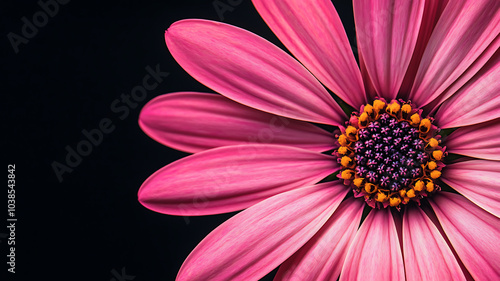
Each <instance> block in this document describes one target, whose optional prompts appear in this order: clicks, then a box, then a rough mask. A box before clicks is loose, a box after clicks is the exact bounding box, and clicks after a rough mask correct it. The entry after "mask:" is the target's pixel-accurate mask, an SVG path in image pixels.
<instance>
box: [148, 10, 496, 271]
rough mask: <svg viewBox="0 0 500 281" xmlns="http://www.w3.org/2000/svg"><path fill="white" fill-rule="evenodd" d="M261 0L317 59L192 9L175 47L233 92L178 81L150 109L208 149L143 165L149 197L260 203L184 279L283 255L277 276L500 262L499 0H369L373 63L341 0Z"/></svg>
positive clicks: (363, 29) (169, 141)
mask: <svg viewBox="0 0 500 281" xmlns="http://www.w3.org/2000/svg"><path fill="white" fill-rule="evenodd" d="M253 3H254V5H255V7H256V8H257V10H258V12H259V13H260V15H261V16H262V17H263V18H264V20H265V21H266V22H267V24H268V25H269V27H270V28H271V29H272V30H273V31H274V33H275V34H276V35H277V36H278V38H279V39H280V40H281V41H282V42H283V44H284V45H285V46H286V47H287V48H288V49H289V50H290V52H291V53H292V54H293V55H294V56H295V57H296V58H297V59H298V61H300V63H299V62H298V61H297V60H295V59H294V58H292V57H291V56H289V55H288V54H286V53H285V52H284V51H282V50H280V49H279V48H277V47H276V46H274V45H273V44H271V43H269V42H268V41H266V40H265V39H263V38H261V37H258V36H257V35H255V34H253V33H250V32H248V31H245V30H242V29H239V28H237V27H234V26H231V25H227V24H223V23H217V22H212V21H206V20H183V21H179V22H176V23H174V24H173V25H172V26H171V27H170V28H169V29H168V30H167V32H166V34H165V39H166V43H167V46H168V49H169V51H170V52H171V54H172V55H173V56H174V58H175V59H176V60H177V62H178V63H179V64H180V65H181V66H182V67H183V68H184V69H185V70H186V71H187V72H188V73H189V74H191V75H192V76H193V77H194V78H196V79H197V80H198V81H200V82H201V83H203V84H205V85H206V86H208V87H210V88H211V89H213V90H214V91H216V92H218V93H220V94H221V95H216V94H208V93H195V92H181V93H171V94H167V95H163V96H160V97H158V98H156V99H154V100H152V101H151V102H150V103H148V104H147V105H146V106H145V107H144V109H143V111H142V113H141V116H140V121H139V122H140V125H141V127H142V128H143V130H144V131H145V132H146V133H147V134H148V135H150V136H151V137H152V138H154V139H156V140H157V141H159V142H161V143H163V144H165V145H168V146H171V147H173V148H176V149H179V150H183V151H187V152H190V153H194V154H193V155H191V156H188V157H186V158H184V159H181V160H178V161H176V162H174V163H171V164H169V165H167V166H165V167H164V168H162V169H160V170H159V171H157V172H156V173H154V174H153V175H152V176H151V177H149V178H148V179H147V180H146V181H145V182H144V184H143V185H142V187H141V189H140V191H139V200H140V202H141V203H142V204H143V205H144V206H146V207H148V208H150V209H152V210H154V211H157V212H161V213H165V214H170V215H209V214H217V213H224V212H231V211H237V210H243V209H244V210H243V211H242V212H240V213H238V214H237V215H235V216H234V217H233V218H231V219H229V220H228V221H226V222H225V223H223V224H222V225H221V226H219V227H218V228H216V229H215V230H214V231H212V232H211V233H210V234H209V235H208V236H207V237H206V238H205V239H204V240H203V241H202V242H201V243H200V244H199V245H198V246H197V247H196V248H195V249H194V250H193V252H192V253H191V254H190V255H189V256H188V257H187V259H186V261H185V262H184V264H183V266H182V267H181V269H180V272H179V274H178V277H177V279H178V280H258V279H259V278H261V277H263V276H264V275H266V274H267V273H269V272H270V271H271V270H273V269H274V268H276V267H277V266H280V265H281V266H280V269H279V270H278V273H277V275H276V278H275V279H276V280H336V279H337V278H338V277H339V276H340V280H405V279H406V280H440V279H446V280H449V279H452V280H465V279H466V278H470V277H472V278H474V279H476V280H496V279H500V263H499V261H500V246H499V244H498V243H497V242H496V239H497V238H498V237H500V219H499V217H500V191H499V190H500V189H499V188H498V186H499V178H500V134H499V132H500V109H499V108H500V94H499V93H500V83H498V81H499V79H500V51H499V45H500V41H499V40H498V37H499V34H500V25H499V24H498V23H499V22H500V2H498V1H496V0H474V1H473V0H463V1H446V0H442V1H440V0H435V1H431V0H425V1H424V0H415V1H398V0H396V1H389V0H354V1H353V7H354V17H355V23H356V33H357V43H358V50H359V54H358V55H359V67H358V64H357V62H356V59H355V57H354V55H353V53H352V51H351V49H350V46H349V41H348V39H347V36H346V34H345V31H344V29H343V26H342V23H341V21H340V18H339V16H338V15H337V12H336V10H335V8H334V6H333V4H332V3H331V1H327V0H316V1H313V0H306V1H304V0H303V1H298V0H297V1H294V0H288V1H281V0H280V1H279V0H254V1H253ZM320 82H321V83H322V84H323V85H324V86H326V87H327V88H328V89H329V90H331V92H333V94H334V95H336V96H337V97H338V98H339V99H341V100H342V101H343V102H345V103H346V104H348V105H350V106H351V107H352V108H354V110H352V112H349V114H347V115H346V114H345V113H344V111H343V110H342V109H341V107H340V106H339V105H338V104H337V103H336V102H335V101H334V99H333V98H332V96H331V95H330V94H329V92H328V91H327V90H326V89H325V88H324V87H323V85H321V84H320ZM312 123H318V124H326V125H330V126H334V127H335V128H336V129H334V130H333V131H331V132H328V131H326V130H324V129H322V128H320V127H319V126H316V125H314V124H312ZM450 132H451V133H450ZM459 155H462V156H459ZM463 156H466V157H463ZM364 209H365V210H367V211H368V215H366V217H365V216H363V210H364Z"/></svg>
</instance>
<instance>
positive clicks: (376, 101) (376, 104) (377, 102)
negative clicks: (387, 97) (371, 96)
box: [373, 100, 385, 113]
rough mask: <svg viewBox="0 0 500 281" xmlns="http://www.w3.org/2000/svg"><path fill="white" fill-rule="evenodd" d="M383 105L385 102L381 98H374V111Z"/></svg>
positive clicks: (380, 108) (377, 110)
mask: <svg viewBox="0 0 500 281" xmlns="http://www.w3.org/2000/svg"><path fill="white" fill-rule="evenodd" d="M384 106H385V102H383V101H381V100H375V101H373V108H374V109H375V111H376V112H377V113H378V112H379V111H380V110H382V109H383V108H384Z"/></svg>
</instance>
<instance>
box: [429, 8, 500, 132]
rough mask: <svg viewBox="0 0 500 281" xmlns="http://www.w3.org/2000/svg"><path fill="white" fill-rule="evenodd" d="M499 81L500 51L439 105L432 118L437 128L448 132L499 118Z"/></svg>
mask: <svg viewBox="0 0 500 281" xmlns="http://www.w3.org/2000/svg"><path fill="white" fill-rule="evenodd" d="M498 3H500V2H498ZM499 20H500V19H499ZM499 26H500V24H499ZM499 41H500V40H499ZM499 80H500V51H498V52H497V53H496V55H495V56H493V57H492V59H491V60H490V61H488V63H487V64H486V65H485V66H484V67H483V68H482V69H481V70H480V71H479V72H478V73H477V74H476V75H475V76H474V77H473V78H472V79H471V80H469V81H468V82H467V83H466V84H465V85H464V86H463V87H462V88H460V90H458V91H457V92H456V93H455V94H454V95H453V96H452V97H451V98H449V99H448V100H446V101H445V102H444V103H443V104H442V105H441V107H440V108H439V110H438V111H437V113H436V115H435V118H436V120H437V121H438V125H439V126H440V127H441V128H451V127H458V126H467V125H472V124H477V123H481V122H485V121H489V120H492V119H495V118H499V117H500V95H499V93H500V83H498V81H499Z"/></svg>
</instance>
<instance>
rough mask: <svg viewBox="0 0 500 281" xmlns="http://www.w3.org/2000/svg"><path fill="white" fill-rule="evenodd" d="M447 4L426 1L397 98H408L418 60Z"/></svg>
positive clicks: (439, 0)
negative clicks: (413, 47) (415, 41)
mask: <svg viewBox="0 0 500 281" xmlns="http://www.w3.org/2000/svg"><path fill="white" fill-rule="evenodd" d="M447 4H448V0H426V1H425V7H424V12H423V14H422V24H421V25H420V30H419V32H418V38H417V43H416V45H415V50H414V51H413V55H412V58H411V61H410V65H409V66H408V70H407V72H406V74H405V78H404V79H403V84H402V85H401V89H400V90H399V92H400V95H399V97H401V96H403V97H404V98H407V97H408V94H409V93H410V90H411V87H412V86H413V81H414V80H415V75H416V74H417V71H418V66H419V65H420V60H422V56H423V54H424V51H425V47H426V46H427V43H428V42H429V39H430V38H431V34H432V31H433V30H434V27H436V24H437V22H438V20H439V18H440V17H441V14H442V13H443V10H444V8H445V7H446V5H447Z"/></svg>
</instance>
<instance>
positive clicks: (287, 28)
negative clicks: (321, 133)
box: [253, 0, 366, 108]
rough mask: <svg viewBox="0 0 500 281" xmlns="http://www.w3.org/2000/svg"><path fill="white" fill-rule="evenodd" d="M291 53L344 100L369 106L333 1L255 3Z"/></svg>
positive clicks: (255, 0) (258, 0) (256, 0)
mask: <svg viewBox="0 0 500 281" xmlns="http://www.w3.org/2000/svg"><path fill="white" fill-rule="evenodd" d="M253 3H254V5H255V8H257V11H258V12H259V14H260V15H261V16H262V18H263V19H264V20H265V21H266V23H267V25H269V27H270V28H271V29H272V30H273V32H274V33H275V34H276V36H278V38H279V39H280V40H281V42H283V44H284V45H285V46H286V47H287V48H288V49H289V50H290V52H291V53H292V54H293V55H294V56H295V57H297V59H298V60H299V61H301V62H302V63H303V64H304V66H306V67H307V68H308V69H309V70H310V71H311V72H312V73H313V74H314V76H316V77H317V78H318V79H319V80H320V81H321V82H322V83H323V84H324V85H326V86H327V87H328V88H329V89H330V90H332V91H333V92H334V93H335V94H336V95H338V96H339V97H340V98H341V99H343V100H344V101H346V102H347V103H349V104H350V105H352V106H354V107H355V108H359V107H360V106H361V104H364V103H366V98H365V92H364V88H363V80H362V78H361V74H360V72H359V68H358V65H357V63H356V60H355V58H354V55H353V53H352V50H351V46H350V44H349V40H348V39H347V35H346V33H345V30H344V26H343V25H342V22H341V21H340V18H339V16H338V14H337V11H336V10H335V7H334V6H333V4H332V1H330V0H319V1H312V0H303V1H299V0H295V1H280V0H253Z"/></svg>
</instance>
